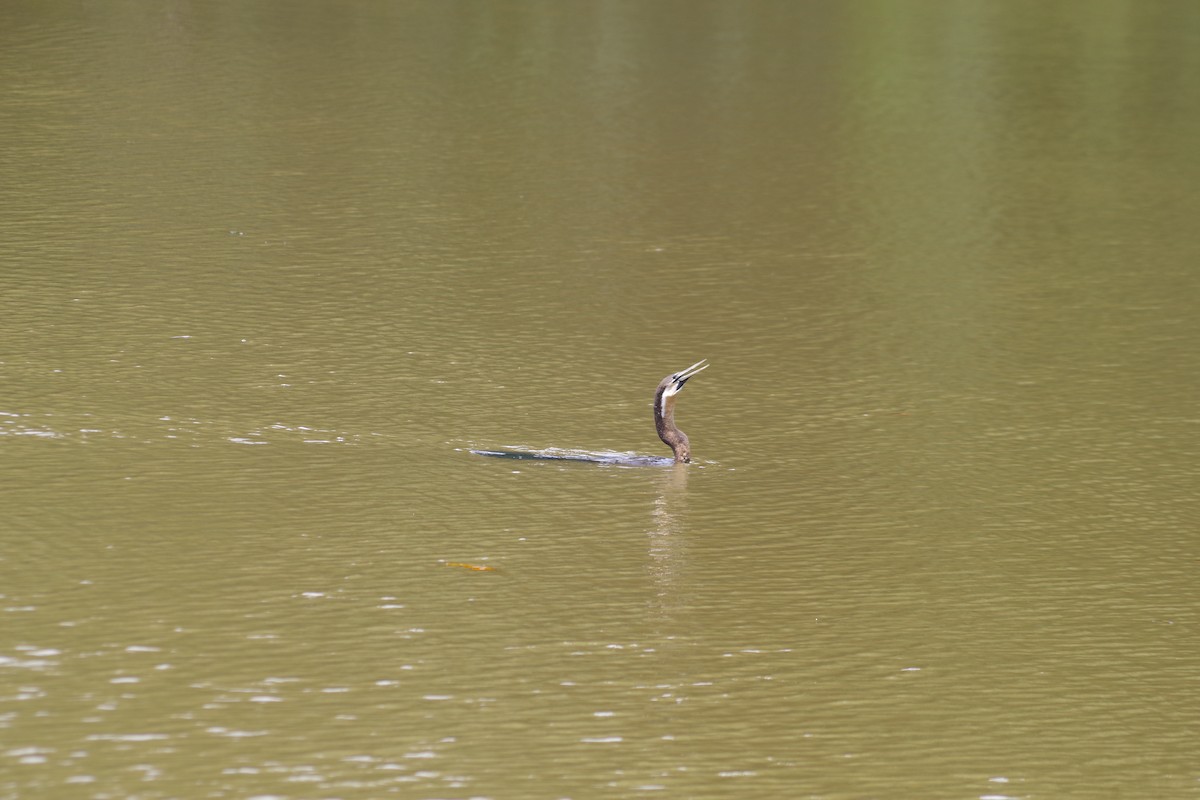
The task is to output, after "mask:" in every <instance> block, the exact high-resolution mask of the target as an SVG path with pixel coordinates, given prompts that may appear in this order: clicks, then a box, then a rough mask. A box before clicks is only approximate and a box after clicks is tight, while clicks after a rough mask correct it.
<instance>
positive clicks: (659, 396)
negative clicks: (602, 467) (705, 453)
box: [471, 358, 708, 467]
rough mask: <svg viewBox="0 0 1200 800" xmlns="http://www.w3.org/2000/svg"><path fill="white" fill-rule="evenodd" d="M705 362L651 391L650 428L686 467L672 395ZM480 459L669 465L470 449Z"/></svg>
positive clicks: (615, 456)
mask: <svg viewBox="0 0 1200 800" xmlns="http://www.w3.org/2000/svg"><path fill="white" fill-rule="evenodd" d="M707 362H708V359H707V358H704V359H701V360H700V361H697V362H696V363H695V364H692V365H691V366H690V367H688V368H687V369H685V370H682V371H680V372H676V373H675V374H674V375H668V376H667V377H665V378H663V379H662V382H661V383H660V384H658V388H657V389H655V390H654V427H655V429H656V430H657V431H658V438H660V439H662V440H663V442H665V443H666V445H667V447H670V448H671V451H672V452H673V453H675V463H676V464H686V463H688V462H690V461H691V460H692V449H691V445H690V444H689V442H688V437H687V434H686V433H684V432H683V431H681V430H679V428H678V427H676V426H675V396H676V395H677V394H679V392H680V390H681V389H683V385H684V384H685V383H687V382H688V381H689V380H691V379H692V378H693V377H694V376H695V375H696V373H698V372H700V371H702V370H706V369H708V363H707ZM471 452H472V453H475V454H476V455H481V456H496V457H498V458H516V459H533V460H539V461H590V462H593V463H598V464H618V465H622V466H631V467H632V466H649V465H654V464H663V463H669V462H667V460H666V459H665V458H651V457H648V456H637V455H633V454H631V453H614V452H604V453H591V452H584V451H578V450H560V449H557V448H550V449H547V450H525V449H518V450H472V451H471Z"/></svg>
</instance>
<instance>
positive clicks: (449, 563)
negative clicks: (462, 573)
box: [446, 561, 496, 572]
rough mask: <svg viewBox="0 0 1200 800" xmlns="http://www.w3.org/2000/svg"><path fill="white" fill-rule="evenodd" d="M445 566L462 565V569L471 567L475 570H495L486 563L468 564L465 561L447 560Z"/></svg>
mask: <svg viewBox="0 0 1200 800" xmlns="http://www.w3.org/2000/svg"><path fill="white" fill-rule="evenodd" d="M446 566H447V567H462V568H463V569H471V570H475V571H476V572H495V571H496V568H495V567H489V566H488V565H487V564H468V563H466V562H465V561H447V562H446Z"/></svg>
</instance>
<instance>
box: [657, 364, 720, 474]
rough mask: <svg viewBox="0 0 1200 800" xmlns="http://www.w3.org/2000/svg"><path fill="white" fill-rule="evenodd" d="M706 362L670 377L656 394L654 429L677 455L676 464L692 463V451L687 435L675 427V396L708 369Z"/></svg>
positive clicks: (664, 380)
mask: <svg viewBox="0 0 1200 800" xmlns="http://www.w3.org/2000/svg"><path fill="white" fill-rule="evenodd" d="M706 361H708V359H707V358H705V359H701V360H700V361H697V362H696V363H695V364H692V365H691V366H690V367H688V368H687V369H685V370H683V371H682V372H676V373H675V374H674V375H668V376H667V377H665V378H663V379H662V383H660V384H659V385H658V389H656V390H655V392H654V427H655V428H656V429H657V430H658V438H660V439H662V440H663V442H664V443H665V444H666V445H667V447H669V448H671V450H672V451H673V452H674V453H675V463H676V464H678V463H680V462H682V463H685V464H686V463H687V462H689V461H691V460H692V449H691V445H690V444H689V443H688V437H687V434H686V433H684V432H683V431H681V430H679V428H677V427H676V426H675V395H677V394H679V392H681V391H682V390H683V385H684V384H685V383H687V382H688V381H689V380H690V379H691V378H692V377H693V376H694V375H696V373H698V372H700V371H701V370H705V369H708V364H706V363H704V362H706ZM701 365H703V366H701Z"/></svg>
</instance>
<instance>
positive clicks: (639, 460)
mask: <svg viewBox="0 0 1200 800" xmlns="http://www.w3.org/2000/svg"><path fill="white" fill-rule="evenodd" d="M470 452H472V453H474V454H475V455H477V456H491V457H493V458H511V459H513V460H515V461H583V462H585V463H588V464H610V465H614V466H618V467H669V466H671V465H673V464H674V463H675V460H674V459H673V458H663V457H660V456H644V455H639V454H637V453H621V452H618V451H616V450H599V451H597V450H564V449H562V448H559V447H547V448H545V449H543V450H525V449H521V448H507V447H505V448H501V449H498V450H474V449H473V450H471V451H470Z"/></svg>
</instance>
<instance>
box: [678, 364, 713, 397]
mask: <svg viewBox="0 0 1200 800" xmlns="http://www.w3.org/2000/svg"><path fill="white" fill-rule="evenodd" d="M706 369H708V359H707V358H702V359H700V360H699V361H697V362H696V363H695V364H692V365H691V366H690V367H688V368H687V369H685V370H682V371H680V372H676V373H675V391H679V390H680V389H682V388H683V385H684V384H685V383H687V382H688V381H689V380H690V379H691V378H692V377H693V376H695V375H696V374H697V373H700V372H702V371H704V370H706Z"/></svg>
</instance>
